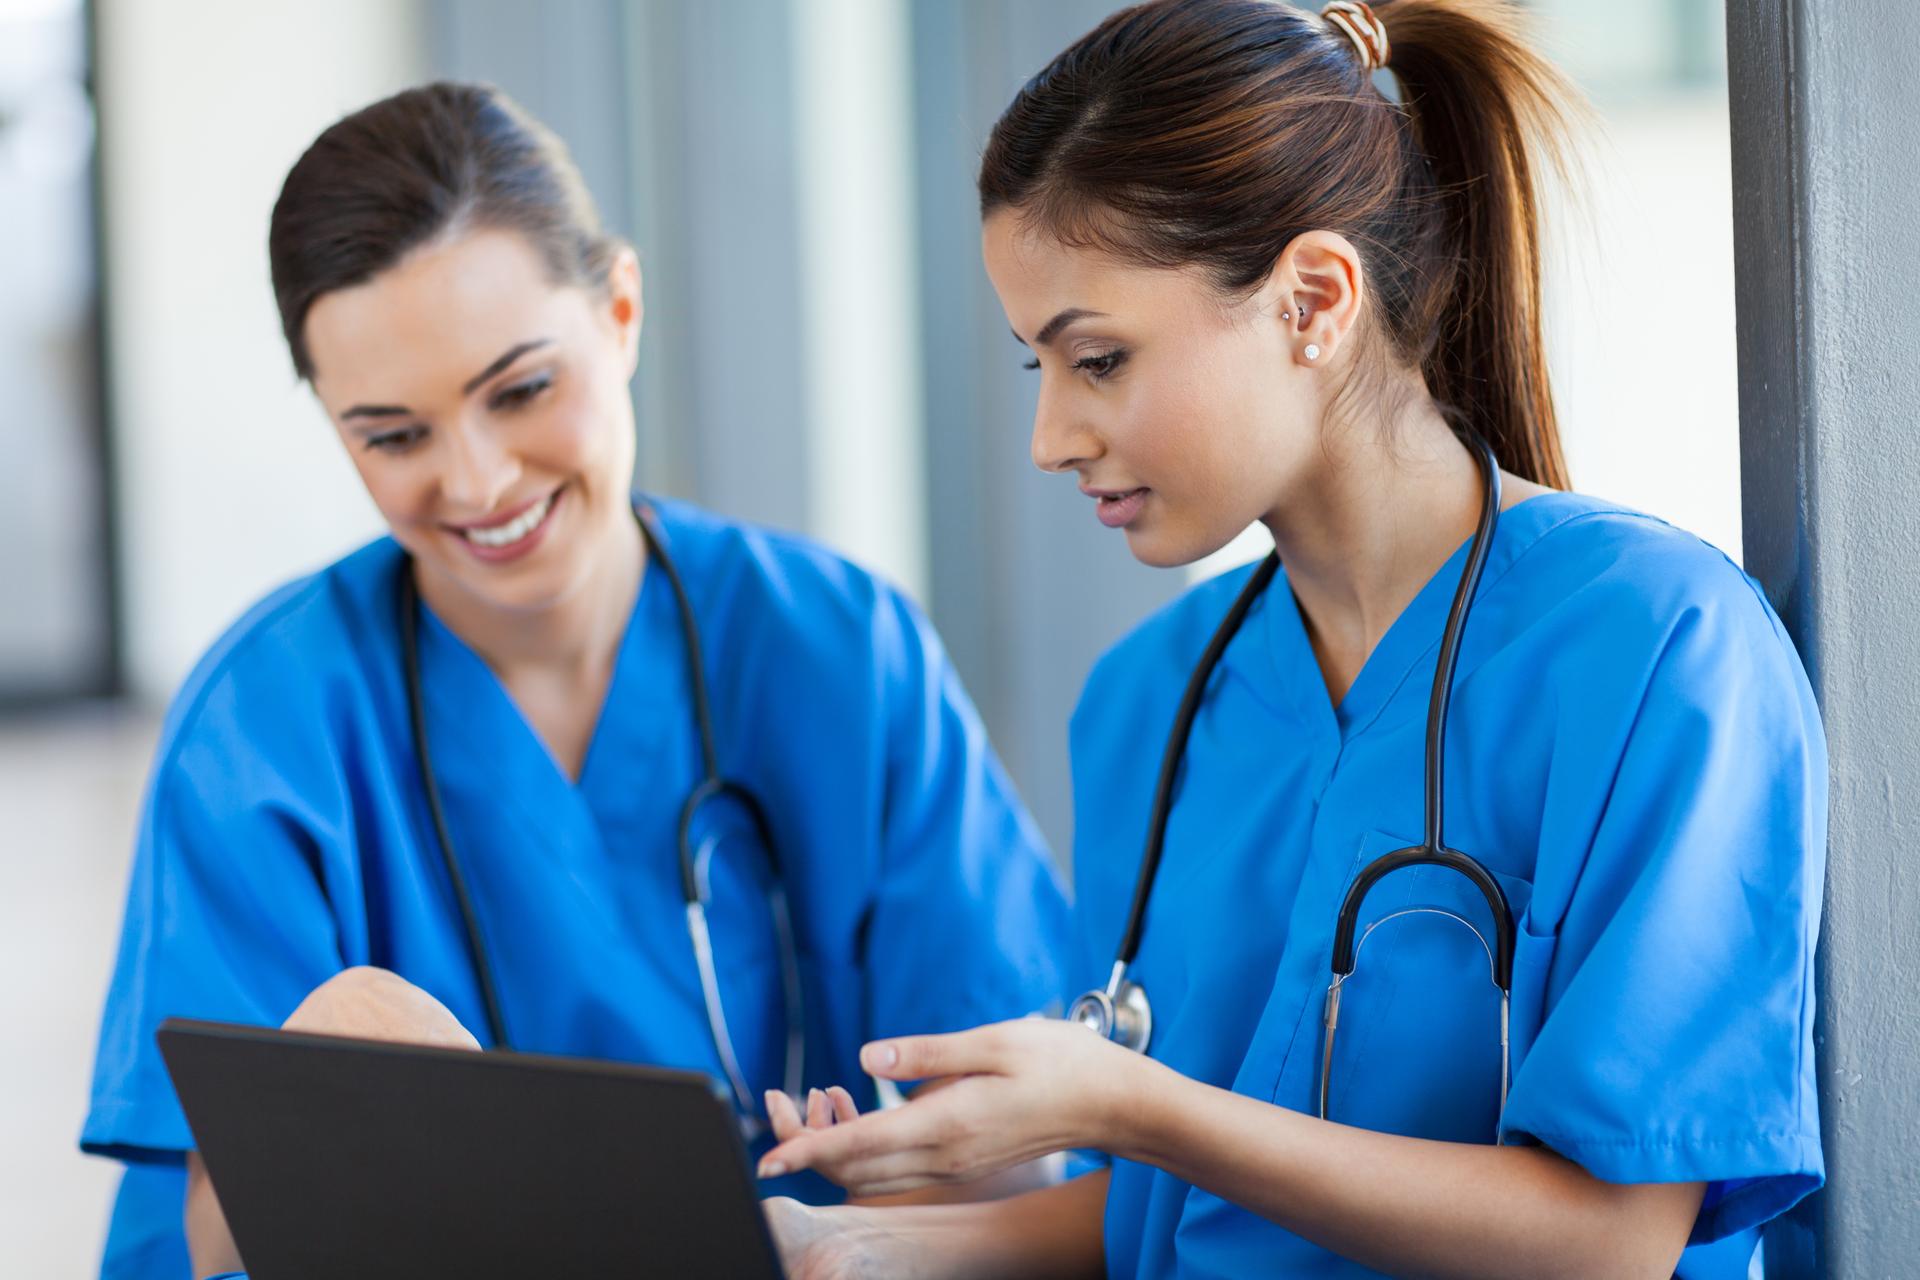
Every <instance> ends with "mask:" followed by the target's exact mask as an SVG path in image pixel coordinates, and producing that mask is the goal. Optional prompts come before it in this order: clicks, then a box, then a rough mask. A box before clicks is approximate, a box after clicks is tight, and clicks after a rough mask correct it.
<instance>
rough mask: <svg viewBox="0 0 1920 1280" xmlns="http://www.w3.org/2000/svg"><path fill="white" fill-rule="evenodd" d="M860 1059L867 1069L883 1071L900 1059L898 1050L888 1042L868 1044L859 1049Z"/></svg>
mask: <svg viewBox="0 0 1920 1280" xmlns="http://www.w3.org/2000/svg"><path fill="white" fill-rule="evenodd" d="M860 1061H861V1065H863V1066H864V1067H866V1069H867V1070H869V1071H885V1070H886V1069H887V1068H888V1067H891V1066H892V1065H893V1064H894V1063H896V1062H898V1061H900V1051H899V1050H898V1049H896V1048H894V1047H893V1046H892V1045H890V1044H870V1045H868V1046H867V1047H866V1048H864V1049H862V1050H861V1051H860Z"/></svg>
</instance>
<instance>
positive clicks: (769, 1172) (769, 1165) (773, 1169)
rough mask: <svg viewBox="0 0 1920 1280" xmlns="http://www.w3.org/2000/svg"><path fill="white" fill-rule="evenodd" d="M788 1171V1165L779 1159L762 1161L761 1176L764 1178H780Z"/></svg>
mask: <svg viewBox="0 0 1920 1280" xmlns="http://www.w3.org/2000/svg"><path fill="white" fill-rule="evenodd" d="M786 1171H787V1166H785V1165H784V1164H781V1163H780V1162H779V1161H778V1160H763V1161H761V1163H760V1176H761V1177H763V1178H778V1177H781V1176H782V1175H784V1174H785V1173H786Z"/></svg>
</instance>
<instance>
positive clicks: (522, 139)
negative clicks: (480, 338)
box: [267, 83, 622, 379]
mask: <svg viewBox="0 0 1920 1280" xmlns="http://www.w3.org/2000/svg"><path fill="white" fill-rule="evenodd" d="M479 227H491V228H496V229H500V230H509V231H518V232H521V233H522V234H524V235H525V236H526V237H527V238H528V239H529V240H531V241H532V242H533V245H534V247H535V248H536V249H537V250H538V251H539V252H540V254H541V256H542V257H543V258H545V259H546V263H547V267H548V270H549V271H550V272H551V273H552V276H553V279H554V280H555V281H556V282H559V283H567V284H581V285H590V286H600V285H603V284H605V283H606V279H607V273H608V271H609V270H610V268H611V267H612V265H613V260H614V257H615V255H616V254H617V253H618V252H619V249H620V247H621V243H622V242H621V241H620V240H619V239H618V238H617V237H614V236H610V235H607V234H606V233H605V232H603V231H602V230H601V228H600V215H599V213H598V211H597V210H595V208H594V205H593V198H592V197H591V196H589V195H588V194H587V188H586V185H585V184H584V183H583V182H582V181H581V180H580V172H579V170H578V169H576V168H575V167H574V164H573V158H572V157H571V156H570V155H568V154H567V148H566V145H565V144H564V143H562V142H561V141H560V140H559V139H558V138H556V137H555V136H554V135H553V134H552V133H550V132H548V130H547V129H546V128H545V127H544V126H543V125H541V124H540V123H539V121H537V120H535V119H533V117H531V116H529V115H528V114H527V113H526V112H525V111H524V110H522V109H521V108H520V106H519V104H517V103H515V102H514V101H513V100H512V99H511V98H509V97H507V95H505V94H504V93H501V92H500V91H499V90H498V89H495V88H492V87H491V86H488V85H476V84H450V83H439V84H430V85H425V86H423V87H421V88H417V89H408V90H406V91H405V92H403V93H397V94H395V95H394V96H393V97H391V98H386V99H384V100H382V101H380V102H376V103H374V104H373V105H372V106H370V107H366V108H363V109H362V110H360V111H356V112H354V113H353V114H352V115H350V116H347V117H346V118H345V119H343V120H340V121H338V122H337V123H335V124H333V125H331V126H329V127H328V129H327V130H326V132H324V133H322V134H321V135H320V136H319V137H318V138H316V139H315V140H314V142H313V145H312V146H310V147H308V148H307V150H306V154H304V155H302V156H301V157H300V159H299V161H298V162H297V163H295V164H294V166H293V169H292V171H291V172H289V173H288V174H287V180H286V183H285V184H284V185H283V186H282V187H281V188H280V198H279V199H278V200H277V201H275V202H274V206H273V218H272V221H271V223H270V224H269V227H268V232H267V255H268V258H269V259H270V260H271V262H272V265H273V292H274V298H275V301H276V302H277V303H278V304H279V307H280V327H281V329H282V331H283V332H284V333H285V334H286V337H287V347H288V349H289V350H290V351H291V353H292V355H293V367H294V369H295V370H296V371H297V372H298V373H299V375H300V376H301V377H302V378H308V379H311V378H312V377H313V359H312V356H311V355H310V354H309V352H308V351H307V344H306V338H305V332H304V331H305V328H306V321H307V312H308V310H310V309H311V308H312V306H313V304H314V302H315V301H316V300H318V299H319V298H320V297H321V295H323V294H326V293H330V292H332V291H333V290H335V289H345V288H350V287H351V286H353V285H357V284H363V283H365V282H366V281H368V280H370V279H372V278H373V277H374V276H376V275H378V274H379V273H380V272H382V271H384V270H386V269H387V268H388V267H390V266H392V265H393V264H394V263H396V262H398V261H399V260H400V259H401V258H402V257H404V256H405V255H406V254H407V253H408V252H410V251H411V250H413V249H416V248H418V247H419V246H421V245H423V244H425V243H427V242H428V241H430V240H432V239H433V238H434V237H436V236H439V235H441V234H443V233H445V232H447V231H449V230H454V229H464V228H479Z"/></svg>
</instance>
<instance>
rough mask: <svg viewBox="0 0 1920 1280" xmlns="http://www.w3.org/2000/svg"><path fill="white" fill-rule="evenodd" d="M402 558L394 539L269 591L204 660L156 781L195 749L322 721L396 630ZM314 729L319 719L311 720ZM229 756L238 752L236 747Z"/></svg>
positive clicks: (166, 737) (167, 733)
mask: <svg viewBox="0 0 1920 1280" xmlns="http://www.w3.org/2000/svg"><path fill="white" fill-rule="evenodd" d="M400 564H401V552H400V549H399V547H398V546H397V545H396V544H395V543H394V542H393V541H392V540H391V539H388V538H380V539H377V540H376V541H374V542H371V543H368V544H367V545H366V546H364V547H362V548H360V549H359V550H358V551H355V552H353V553H352V554H350V555H348V556H345V557H343V558H342V559H340V560H338V561H336V562H334V563H333V564H331V565H329V566H327V567H326V568H324V569H321V570H319V571H318V572H316V573H312V574H308V575H306V576H304V577H301V578H296V579H294V580H292V581H290V582H287V583H285V584H283V585H282V586H280V587H278V588H276V589H274V590H273V591H270V592H268V593H267V594H266V595H265V596H263V597H262V598H261V599H260V600H259V601H257V602H256V603H255V604H254V605H253V606H252V607H251V608H249V609H248V610H247V611H246V612H245V613H243V614H242V615H241V616H240V618H239V619H238V620H237V621H235V622H234V623H233V624H232V625H231V626H229V627H228V628H227V629H226V631H225V632H224V633H222V634H221V636H220V637H219V639H217V640H215V641H214V642H213V644H212V645H211V646H209V647H208V649H207V651H206V652H205V653H204V654H202V655H201V657H200V660H199V661H198V662H197V663H196V664H195V665H194V668H193V670H192V671H191V672H190V673H189V674H188V676H187V678H186V680H185V681H184V682H182V684H181V686H180V689H179V691H178V692H177V693H176V694H175V695H174V697H173V700H172V702H171V703H170V704H169V707H168V711H167V715H166V719H165V721H164V723H163V724H162V727H161V734H160V743H159V749H158V755H157V757H156V759H157V767H156V774H157V775H158V774H164V773H165V771H166V766H167V765H168V764H169V763H170V762H173V761H175V760H177V759H178V758H179V757H180V755H181V754H182V753H183V752H185V751H188V750H190V749H191V748H192V747H194V746H195V745H196V744H198V745H207V744H209V743H211V744H213V745H215V746H216V747H218V746H219V744H220V743H222V742H223V741H225V740H226V739H227V738H228V736H229V735H231V734H234V733H239V734H242V735H244V736H245V737H246V739H247V741H248V743H249V745H250V746H255V747H257V746H260V745H263V744H264V743H265V742H267V741H269V740H271V738H272V737H273V736H275V734H276V732H277V735H278V736H279V737H283V738H285V737H291V736H293V735H291V734H289V733H287V732H286V725H287V723H288V722H289V720H291V719H300V720H307V718H308V715H309V714H313V715H317V714H319V713H320V712H321V710H322V709H323V708H324V707H325V705H326V704H327V703H328V702H329V701H330V700H331V699H332V698H333V696H334V694H335V693H336V691H337V690H338V689H339V687H340V685H341V682H342V681H343V680H347V679H357V677H358V673H359V668H360V667H361V665H362V664H363V663H364V662H366V661H367V659H368V655H369V653H376V654H385V653H387V652H389V651H390V650H391V648H392V645H391V644H390V643H388V642H387V641H388V638H389V633H390V632H392V631H393V630H394V621H393V619H394V609H393V608H391V607H389V606H390V605H391V602H392V584H393V581H394V575H395V574H396V573H397V572H398V571H399V566H400ZM309 723H310V721H309ZM227 750H229V751H230V748H227Z"/></svg>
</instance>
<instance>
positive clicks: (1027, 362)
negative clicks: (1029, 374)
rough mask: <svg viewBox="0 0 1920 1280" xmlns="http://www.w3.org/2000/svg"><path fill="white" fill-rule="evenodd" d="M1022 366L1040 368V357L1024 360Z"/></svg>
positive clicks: (1023, 367)
mask: <svg viewBox="0 0 1920 1280" xmlns="http://www.w3.org/2000/svg"><path fill="white" fill-rule="evenodd" d="M1020 367H1021V368H1022V369H1038V368H1039V367H1040V360H1039V358H1038V357H1035V358H1034V359H1032V360H1022V361H1021V362H1020Z"/></svg>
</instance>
